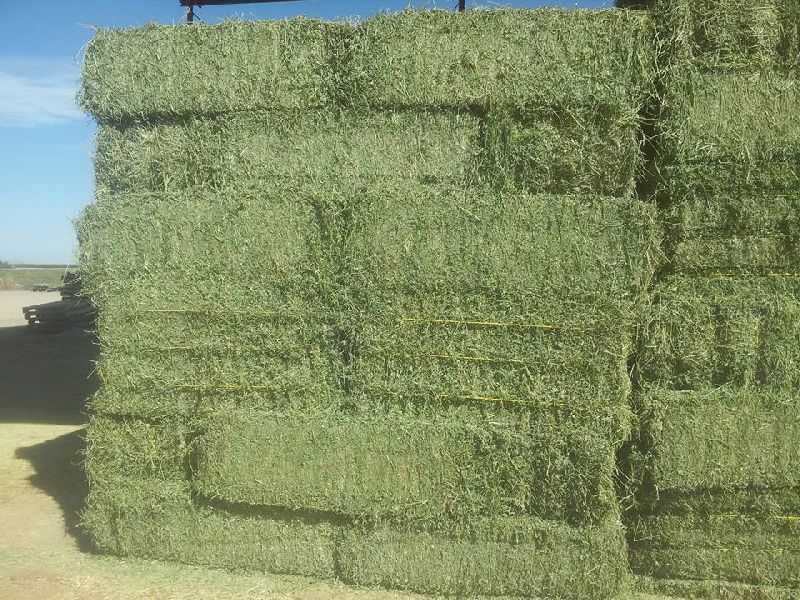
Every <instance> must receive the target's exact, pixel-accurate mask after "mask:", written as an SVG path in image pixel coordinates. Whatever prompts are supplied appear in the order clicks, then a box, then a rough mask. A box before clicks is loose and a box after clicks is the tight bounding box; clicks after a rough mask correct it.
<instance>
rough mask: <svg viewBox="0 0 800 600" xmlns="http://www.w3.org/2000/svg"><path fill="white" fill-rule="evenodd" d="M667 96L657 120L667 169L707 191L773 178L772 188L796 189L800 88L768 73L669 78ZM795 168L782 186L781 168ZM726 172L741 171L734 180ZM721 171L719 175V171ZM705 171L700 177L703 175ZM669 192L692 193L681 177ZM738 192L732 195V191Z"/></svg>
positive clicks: (674, 178)
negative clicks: (730, 168) (680, 189)
mask: <svg viewBox="0 0 800 600" xmlns="http://www.w3.org/2000/svg"><path fill="white" fill-rule="evenodd" d="M665 85H666V86H667V91H666V93H665V97H664V99H663V102H664V106H663V110H662V113H661V115H660V118H659V123H658V126H659V129H660V145H661V158H662V160H663V161H664V162H665V163H666V164H667V165H669V164H679V165H687V166H688V167H689V168H690V169H691V170H690V171H689V173H687V175H689V174H691V175H693V176H694V177H695V178H697V179H700V177H698V175H701V174H702V175H703V176H704V177H703V179H705V181H703V182H702V185H703V188H704V189H705V190H708V189H709V187H710V186H711V185H712V184H713V185H714V187H715V188H716V189H717V190H720V191H726V190H730V189H731V188H732V187H733V186H735V185H741V184H746V183H747V182H748V181H749V179H750V178H751V177H753V176H754V175H753V174H754V173H756V172H758V171H764V172H763V173H761V174H759V175H757V176H758V177H761V178H765V177H766V176H767V174H770V175H772V180H773V181H774V184H773V185H774V187H773V188H772V189H775V188H778V189H781V190H792V189H794V187H795V185H796V183H797V180H798V173H797V171H796V168H797V165H796V161H797V156H798V155H800V122H798V119H797V114H798V110H800V82H798V80H797V79H795V78H791V77H787V76H783V75H775V74H772V73H769V72H765V73H761V74H757V75H752V76H742V75H738V74H733V75H732V74H727V73H699V74H688V75H687V74H678V75H676V76H675V77H673V78H670V77H669V76H667V79H666V82H665ZM785 163H786V164H789V165H793V166H794V171H793V172H791V173H787V174H786V175H785V176H786V179H785V180H783V181H780V180H779V179H778V176H779V175H780V174H782V173H783V172H784V169H785V167H784V164H785ZM725 165H730V166H733V165H736V167H737V168H738V169H739V170H740V171H739V173H738V174H737V176H736V177H735V178H734V179H728V178H726V176H727V175H728V174H730V172H729V171H728V170H726V169H725V168H724V166H725ZM718 166H721V167H722V169H720V170H718V171H717V172H716V173H715V169H717V167H718ZM701 169H702V170H701ZM668 173H669V178H668V182H669V183H667V185H668V186H676V187H678V186H684V187H688V188H690V187H691V182H690V181H688V180H686V178H685V177H681V174H680V173H679V172H677V171H676V170H672V171H669V172H668ZM734 189H735V188H734Z"/></svg>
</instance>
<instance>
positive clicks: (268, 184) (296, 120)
mask: <svg viewBox="0 0 800 600" xmlns="http://www.w3.org/2000/svg"><path fill="white" fill-rule="evenodd" d="M479 134H480V122H479V120H478V119H477V118H476V117H474V116H471V115H467V114H455V115H447V114H441V113H435V112H421V113H414V112H401V111H385V112H366V111H358V112H356V111H343V110H337V109H326V110H307V111H294V112H292V113H275V112H272V111H265V110H261V111H254V112H247V113H243V114H239V113H237V114H235V115H218V116H213V117H210V116H203V115H190V116H188V117H187V118H186V119H182V120H176V121H166V122H148V123H142V124H131V125H127V126H125V127H122V128H120V127H114V126H105V127H102V128H101V129H100V131H99V133H98V148H97V156H96V163H95V164H96V167H97V183H98V187H99V188H100V189H102V190H105V191H108V192H112V193H118V192H165V191H166V192H175V193H184V194H185V193H188V191H189V190H194V189H203V190H208V191H212V190H213V191H220V190H223V189H224V190H228V191H229V193H230V192H235V190H237V189H242V190H243V191H244V190H246V189H252V188H256V189H264V190H269V189H280V188H282V189H283V193H284V194H285V195H289V196H294V197H298V196H302V195H304V194H307V193H309V192H312V191H314V190H318V189H324V188H325V187H326V184H329V183H330V182H336V185H351V186H355V184H356V183H358V182H363V181H364V180H378V179H385V180H389V181H393V180H402V181H409V180H413V181H440V180H443V179H444V180H453V179H457V178H463V176H464V174H465V173H466V172H467V170H468V169H469V168H470V165H471V163H472V161H473V157H474V156H475V155H476V154H478V153H479V151H480V147H479V143H480V140H479ZM329 187H330V186H329ZM297 203H298V204H302V202H301V201H298V202H297Z"/></svg>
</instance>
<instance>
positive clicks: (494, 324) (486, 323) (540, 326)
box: [401, 317, 559, 330]
mask: <svg viewBox="0 0 800 600" xmlns="http://www.w3.org/2000/svg"><path fill="white" fill-rule="evenodd" d="M401 321H404V322H406V323H420V324H423V323H424V324H429V325H478V326H482V327H517V328H520V329H545V330H555V329H559V328H558V327H556V326H555V325H545V324H539V323H505V322H503V321H462V320H459V319H420V318H417V317H402V318H401Z"/></svg>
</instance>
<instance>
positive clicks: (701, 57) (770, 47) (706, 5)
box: [616, 0, 800, 73]
mask: <svg viewBox="0 0 800 600" xmlns="http://www.w3.org/2000/svg"><path fill="white" fill-rule="evenodd" d="M616 5H617V6H619V7H625V8H644V9H648V10H649V12H650V15H651V17H652V20H653V26H654V29H655V31H656V32H657V35H658V36H659V37H660V39H661V41H662V44H664V45H665V46H666V49H665V51H664V54H665V58H666V59H667V63H666V64H668V65H670V66H674V67H675V68H676V69H678V68H679V67H681V66H685V65H691V66H693V67H695V68H698V69H703V70H709V71H712V70H714V71H740V72H742V71H744V72H750V73H753V72H758V71H762V70H776V71H785V72H791V71H792V70H794V69H796V67H797V65H798V64H800V62H799V61H800V42H798V26H800V7H798V5H797V2H796V1H795V0H763V1H761V2H749V1H748V0H699V1H698V0H617V2H616Z"/></svg>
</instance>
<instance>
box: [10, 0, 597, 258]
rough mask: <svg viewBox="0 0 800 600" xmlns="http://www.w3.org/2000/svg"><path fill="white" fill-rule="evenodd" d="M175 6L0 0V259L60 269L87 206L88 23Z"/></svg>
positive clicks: (109, 23) (280, 10)
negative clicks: (84, 85)
mask: <svg viewBox="0 0 800 600" xmlns="http://www.w3.org/2000/svg"><path fill="white" fill-rule="evenodd" d="M455 4H456V0H446V1H443V0H436V1H433V0H428V1H424V2H423V1H417V0H415V1H411V2H409V0H302V1H299V2H283V3H277V4H264V5H256V4H241V5H236V6H226V7H203V8H199V9H197V13H198V15H199V17H200V19H201V20H203V21H204V22H206V23H218V22H219V21H221V20H224V19H226V18H243V19H280V18H286V17H290V16H293V15H298V14H304V15H309V16H315V17H321V18H325V19H336V18H342V17H354V16H356V17H367V16H369V15H371V14H373V13H375V12H378V11H382V10H400V9H402V8H405V7H407V6H414V7H417V8H433V7H436V8H451V7H452V6H454V5H455ZM611 4H612V2H611V0H605V1H604V0H581V1H580V2H575V1H572V2H569V1H558V0H551V1H536V0H505V1H501V2H492V1H489V0H467V6H468V7H471V6H515V7H536V6H541V5H563V6H582V7H591V8H596V7H601V6H605V5H611ZM183 14H184V11H183V9H182V8H181V7H180V6H179V2H178V0H135V1H132V2H131V1H123V0H74V1H69V2H65V1H64V0H35V1H27V0H0V260H5V261H8V262H12V263H68V262H72V261H73V260H74V256H75V250H76V241H75V235H74V232H73V226H72V221H73V220H74V219H75V217H77V216H78V214H79V213H80V211H81V209H82V208H83V207H84V206H85V205H86V204H88V203H89V202H91V200H92V193H93V192H92V185H93V175H92V149H93V135H94V132H95V126H94V124H93V123H92V121H91V120H90V119H89V118H88V117H86V116H85V115H82V114H81V113H80V111H79V110H78V109H77V107H76V106H75V100H74V98H75V92H76V89H77V86H78V80H79V77H80V64H81V59H82V54H83V50H84V48H85V47H86V44H87V42H89V40H90V39H91V38H92V32H93V28H96V27H131V26H138V25H144V24H146V23H149V22H158V23H178V22H181V21H182V20H183Z"/></svg>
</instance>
